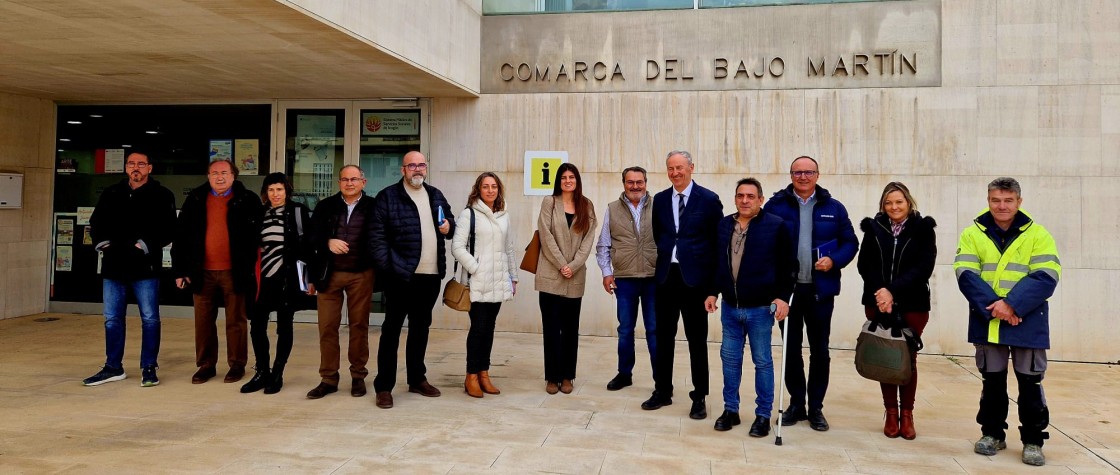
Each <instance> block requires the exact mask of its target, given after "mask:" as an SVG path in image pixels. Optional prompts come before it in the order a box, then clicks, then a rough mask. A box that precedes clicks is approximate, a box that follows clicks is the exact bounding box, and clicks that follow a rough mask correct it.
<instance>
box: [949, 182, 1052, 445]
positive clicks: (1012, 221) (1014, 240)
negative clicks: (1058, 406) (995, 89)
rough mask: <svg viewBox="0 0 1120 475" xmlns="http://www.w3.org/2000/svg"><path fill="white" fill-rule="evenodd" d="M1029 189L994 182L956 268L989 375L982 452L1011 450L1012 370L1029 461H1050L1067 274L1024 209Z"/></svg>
mask: <svg viewBox="0 0 1120 475" xmlns="http://www.w3.org/2000/svg"><path fill="white" fill-rule="evenodd" d="M1022 203H1023V197H1022V189H1021V187H1020V186H1019V182H1018V181H1016V180H1015V179H1014V178H1006V177H1004V178H996V179H995V180H993V181H992V182H991V183H989V184H988V210H987V211H984V212H983V213H981V214H980V216H978V217H977V218H976V219H975V220H974V221H973V224H972V225H970V226H968V227H967V228H965V229H964V231H963V232H962V233H961V239H960V243H959V244H958V245H957V256H956V259H955V260H954V261H953V270H954V271H955V272H956V274H957V285H958V286H959V287H960V290H961V293H962V294H964V296H965V299H967V300H968V307H969V316H968V341H969V342H971V343H973V344H975V345H976V367H977V369H979V370H980V374H981V375H982V376H983V378H984V388H983V392H982V394H981V396H980V411H979V412H978V413H977V414H976V422H977V423H979V424H980V431H981V433H982V434H983V437H981V438H980V440H979V441H977V442H976V446H975V451H976V453H978V454H982V455H995V454H996V452H997V451H999V450H1002V449H1005V448H1007V443H1006V442H1005V441H1004V438H1005V437H1006V434H1005V433H1004V430H1005V429H1007V407H1008V401H1007V368H1008V358H1009V357H1010V359H1011V362H1012V367H1013V368H1014V370H1015V379H1016V380H1017V381H1018V383H1019V423H1020V424H1022V425H1020V426H1019V434H1020V438H1021V440H1022V441H1023V463H1026V464H1029V465H1043V464H1045V463H1046V458H1045V456H1044V455H1043V454H1042V443H1043V440H1045V439H1046V438H1048V436H1049V434H1047V433H1046V432H1045V429H1046V426H1048V425H1049V423H1050V411H1049V409H1047V407H1046V395H1045V394H1044V393H1043V391H1042V378H1043V376H1044V374H1045V373H1046V350H1047V349H1049V348H1050V321H1049V313H1050V308H1049V305H1048V304H1047V303H1046V300H1047V299H1048V298H1050V296H1051V295H1053V294H1054V289H1055V288H1056V287H1057V286H1058V280H1059V278H1060V277H1061V273H1062V265H1061V262H1060V261H1059V260H1058V248H1057V246H1056V245H1055V244H1054V238H1053V236H1051V235H1050V233H1049V232H1048V231H1046V228H1043V227H1042V225H1040V224H1038V223H1036V222H1034V220H1033V219H1031V217H1030V215H1029V214H1027V213H1026V212H1025V211H1023V210H1020V209H1019V206H1020V205H1021V204H1022Z"/></svg>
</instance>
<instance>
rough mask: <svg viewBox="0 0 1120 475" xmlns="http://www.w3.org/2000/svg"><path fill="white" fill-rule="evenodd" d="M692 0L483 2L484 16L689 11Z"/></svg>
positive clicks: (527, 0) (521, 0)
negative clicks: (625, 11)
mask: <svg viewBox="0 0 1120 475" xmlns="http://www.w3.org/2000/svg"><path fill="white" fill-rule="evenodd" d="M691 8H693V2H692V0H483V2H482V12H483V14H486V15H500V14H507V13H565V12H593V11H618V10H674V9H691Z"/></svg>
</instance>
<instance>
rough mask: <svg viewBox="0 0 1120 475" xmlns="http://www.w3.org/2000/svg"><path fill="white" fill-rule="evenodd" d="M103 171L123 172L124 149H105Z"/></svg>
mask: <svg viewBox="0 0 1120 475" xmlns="http://www.w3.org/2000/svg"><path fill="white" fill-rule="evenodd" d="M105 173H124V149H123V148H107V149H105Z"/></svg>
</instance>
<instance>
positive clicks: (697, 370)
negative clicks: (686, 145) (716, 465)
mask: <svg viewBox="0 0 1120 475" xmlns="http://www.w3.org/2000/svg"><path fill="white" fill-rule="evenodd" d="M665 165H666V168H667V169H668V175H669V181H671V182H672V183H673V186H672V187H670V188H669V189H666V190H664V191H662V192H660V193H658V194H657V195H656V196H654V198H653V237H654V240H656V241H657V271H656V274H655V276H654V279H655V280H656V281H657V299H656V300H657V303H656V306H655V313H656V314H657V341H662V342H665V344H664V345H657V355H656V356H655V358H654V369H653V380H654V391H653V395H652V396H650V398H649V399H648V400H646V401H645V402H643V403H642V409H645V410H654V409H659V408H661V407H662V406H668V405H670V404H672V403H673V348H674V345H673V342H674V341H675V340H676V337H677V321H678V320H681V319H683V320H684V334H685V338H687V339H688V353H689V357H690V358H691V360H692V384H693V386H694V389H693V390H692V392H690V393H689V396H690V397H691V399H692V409H691V410H690V411H689V414H688V415H689V417H691V418H693V419H703V418H705V417H708V412H707V407H706V405H705V403H704V398H705V397H706V396H707V395H708V312H707V310H706V309H705V308H704V299H706V298H707V296H708V295H709V294H710V292H711V289H712V286H713V282H712V274H713V269H714V268H715V259H716V226H717V225H718V224H719V220H720V218H722V217H723V204H722V203H720V201H719V196H718V195H716V194H715V193H714V192H712V191H711V190H709V189H707V188H704V187H702V186H700V185H697V184H696V182H694V181H692V172H693V170H694V169H695V165H694V164H693V163H692V155H690V154H689V153H688V152H685V151H680V150H674V151H672V152H669V155H668V156H667V157H666V159H665Z"/></svg>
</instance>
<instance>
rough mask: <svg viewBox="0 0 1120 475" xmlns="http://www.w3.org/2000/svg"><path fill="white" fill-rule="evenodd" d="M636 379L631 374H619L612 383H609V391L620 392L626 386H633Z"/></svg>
mask: <svg viewBox="0 0 1120 475" xmlns="http://www.w3.org/2000/svg"><path fill="white" fill-rule="evenodd" d="M633 385H634V379H633V377H631V376H630V375H629V374H622V373H618V375H617V376H615V377H614V379H612V380H611V382H609V383H607V391H618V390H619V389H622V388H625V387H626V386H633Z"/></svg>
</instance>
